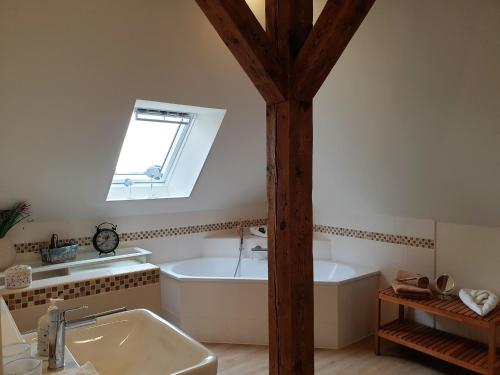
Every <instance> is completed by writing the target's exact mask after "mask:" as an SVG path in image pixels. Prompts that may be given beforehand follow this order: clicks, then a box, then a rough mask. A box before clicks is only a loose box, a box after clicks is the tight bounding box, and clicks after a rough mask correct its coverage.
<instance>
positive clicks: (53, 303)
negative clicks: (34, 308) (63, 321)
mask: <svg viewBox="0 0 500 375" xmlns="http://www.w3.org/2000/svg"><path fill="white" fill-rule="evenodd" d="M60 301H64V300H63V299H60V298H51V299H50V306H49V308H48V309H47V313H45V314H44V315H42V316H41V317H40V319H38V345H37V348H38V355H39V356H42V357H47V356H48V355H49V323H50V322H49V312H50V311H51V310H54V309H57V308H58V307H57V303H58V302H60Z"/></svg>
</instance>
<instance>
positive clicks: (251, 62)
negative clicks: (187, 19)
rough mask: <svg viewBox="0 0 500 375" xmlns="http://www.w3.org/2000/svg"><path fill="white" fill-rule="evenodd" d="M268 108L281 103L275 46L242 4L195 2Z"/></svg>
mask: <svg viewBox="0 0 500 375" xmlns="http://www.w3.org/2000/svg"><path fill="white" fill-rule="evenodd" d="M196 3H197V4H198V5H199V6H200V8H201V10H202V11H203V13H205V15H206V16H207V18H208V20H209V21H210V23H211V24H212V25H213V27H214V28H215V30H216V31H217V33H218V34H219V36H220V37H221V38H222V40H223V41H224V43H225V44H226V45H227V47H228V48H229V50H230V51H231V53H232V54H233V55H234V57H235V58H236V60H238V62H239V63H240V65H241V67H242V68H243V69H244V70H245V72H246V73H247V75H248V76H249V78H250V80H251V81H252V82H253V84H254V85H255V87H256V88H257V90H259V92H260V94H261V95H262V97H263V98H264V100H265V101H266V103H268V104H272V103H279V102H282V101H284V100H285V99H286V98H287V96H288V93H287V84H286V76H285V72H284V71H283V68H282V64H281V62H280V61H279V58H278V54H277V50H276V47H275V45H274V44H273V43H272V42H271V39H270V38H269V36H268V35H267V33H266V32H265V30H264V29H263V28H262V26H261V25H260V24H259V21H258V20H257V18H256V17H255V15H254V14H253V12H252V10H251V9H250V7H249V6H248V4H247V3H246V2H245V0H196Z"/></svg>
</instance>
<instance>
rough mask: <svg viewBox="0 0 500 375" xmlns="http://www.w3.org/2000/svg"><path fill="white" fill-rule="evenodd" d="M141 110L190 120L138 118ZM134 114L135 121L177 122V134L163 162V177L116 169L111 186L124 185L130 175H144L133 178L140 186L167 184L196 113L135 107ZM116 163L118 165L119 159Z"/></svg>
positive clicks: (135, 183)
mask: <svg viewBox="0 0 500 375" xmlns="http://www.w3.org/2000/svg"><path fill="white" fill-rule="evenodd" d="M140 112H144V113H152V114H158V115H160V113H161V114H162V115H163V116H164V117H166V116H172V115H176V116H178V117H180V118H183V119H184V118H188V119H189V121H188V122H187V123H183V122H182V121H180V122H178V121H168V120H163V121H159V120H154V119H144V118H138V115H139V113H140ZM132 116H133V118H134V119H135V121H144V122H156V123H170V124H177V130H176V132H175V136H174V138H173V140H172V142H171V143H170V145H169V148H168V151H167V153H166V156H165V159H164V160H163V163H162V166H161V171H162V178H161V179H160V180H151V179H150V178H149V177H147V176H146V175H145V174H144V173H126V174H120V173H116V171H115V173H114V174H113V179H112V182H111V186H113V185H114V186H119V185H123V184H124V183H125V180H126V179H127V178H131V177H130V176H144V179H137V180H133V182H134V185H138V186H141V185H150V184H154V185H167V184H168V182H169V178H170V176H171V175H172V173H173V170H174V168H175V165H176V163H177V160H178V159H179V156H180V154H181V152H182V149H183V147H184V145H185V143H186V140H187V138H188V135H189V132H190V131H191V129H192V127H193V124H194V122H195V120H196V114H195V113H187V112H177V111H163V110H155V109H149V108H142V107H137V108H134V111H133V113H132ZM131 121H132V118H131ZM129 126H130V124H129ZM127 131H128V128H127ZM122 147H123V145H122ZM116 164H117V166H118V161H117V163H116ZM117 176H123V177H121V178H117Z"/></svg>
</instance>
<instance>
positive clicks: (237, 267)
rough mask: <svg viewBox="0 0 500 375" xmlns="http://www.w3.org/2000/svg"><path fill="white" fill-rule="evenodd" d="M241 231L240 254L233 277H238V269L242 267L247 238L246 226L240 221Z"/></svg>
mask: <svg viewBox="0 0 500 375" xmlns="http://www.w3.org/2000/svg"><path fill="white" fill-rule="evenodd" d="M239 232H240V246H239V248H238V251H239V254H238V263H237V264H236V268H235V270H234V275H233V277H236V275H237V274H238V269H239V268H240V264H241V255H242V253H243V249H244V247H243V241H244V239H245V227H244V226H243V223H242V222H241V221H240V226H239Z"/></svg>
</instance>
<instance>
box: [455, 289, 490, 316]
mask: <svg viewBox="0 0 500 375" xmlns="http://www.w3.org/2000/svg"><path fill="white" fill-rule="evenodd" d="M458 295H459V297H460V299H461V300H462V302H463V303H465V304H466V305H467V306H468V307H469V308H470V309H471V310H472V311H474V312H475V313H476V314H478V315H481V316H485V315H488V313H490V312H491V311H492V310H493V309H494V308H495V307H496V306H497V304H498V297H497V296H496V295H495V293H492V292H490V291H489V290H473V289H460V292H459V293H458Z"/></svg>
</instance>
